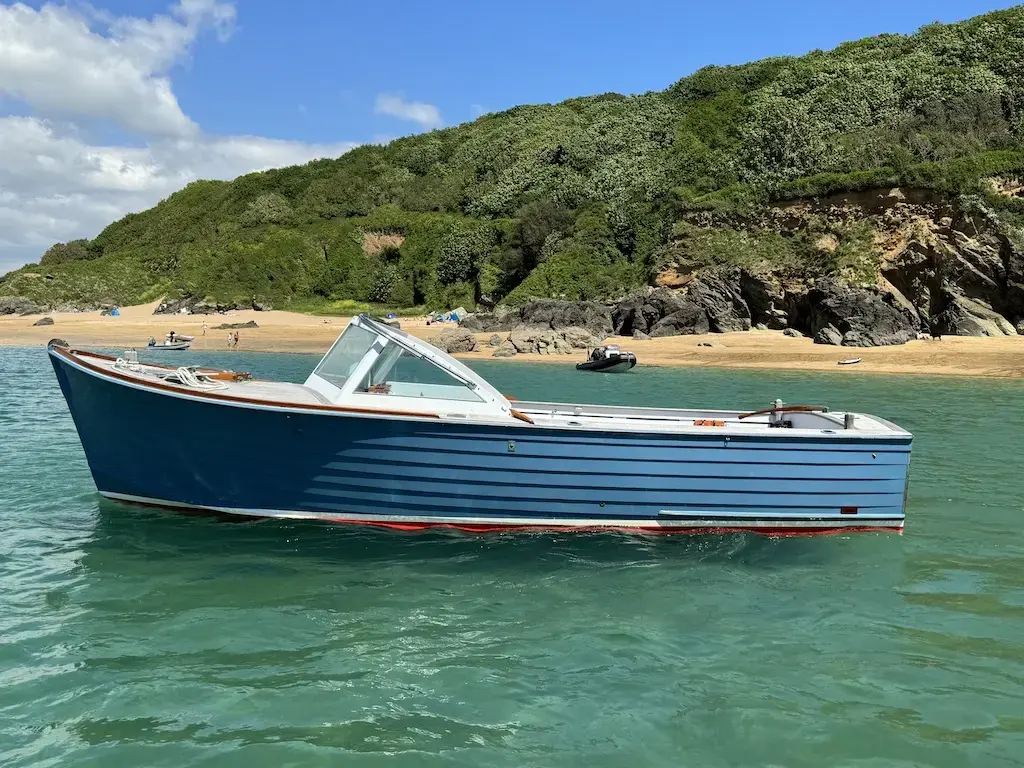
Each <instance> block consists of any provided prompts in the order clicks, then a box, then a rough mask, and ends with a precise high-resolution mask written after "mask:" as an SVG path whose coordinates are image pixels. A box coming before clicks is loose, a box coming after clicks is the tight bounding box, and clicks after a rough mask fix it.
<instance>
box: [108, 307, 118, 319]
mask: <svg viewBox="0 0 1024 768" xmlns="http://www.w3.org/2000/svg"><path fill="white" fill-rule="evenodd" d="M110 316H111V317H120V316H121V313H120V312H118V311H117V307H114V308H113V309H112V310H110Z"/></svg>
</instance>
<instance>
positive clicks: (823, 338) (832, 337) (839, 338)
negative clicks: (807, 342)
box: [814, 325, 843, 347]
mask: <svg viewBox="0 0 1024 768" xmlns="http://www.w3.org/2000/svg"><path fill="white" fill-rule="evenodd" d="M814 343H815V344H832V345H834V346H836V347H838V346H840V345H841V344H842V343H843V334H841V333H840V332H839V331H838V330H836V329H835V328H834V327H832V326H831V325H826V326H824V327H822V328H819V329H818V332H817V333H816V334H814Z"/></svg>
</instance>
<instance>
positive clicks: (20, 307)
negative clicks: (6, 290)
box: [0, 296, 46, 315]
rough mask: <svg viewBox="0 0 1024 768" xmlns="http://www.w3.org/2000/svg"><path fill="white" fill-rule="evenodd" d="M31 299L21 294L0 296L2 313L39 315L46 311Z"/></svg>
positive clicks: (0, 310) (0, 312)
mask: <svg viewBox="0 0 1024 768" xmlns="http://www.w3.org/2000/svg"><path fill="white" fill-rule="evenodd" d="M45 311H46V310H45V308H44V307H41V306H39V305H38V304H36V303H35V302H34V301H32V300H31V299H26V298H23V297H21V296H0V315H38V314H40V313H41V312H45Z"/></svg>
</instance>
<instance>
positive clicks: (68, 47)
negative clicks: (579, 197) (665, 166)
mask: <svg viewBox="0 0 1024 768" xmlns="http://www.w3.org/2000/svg"><path fill="white" fill-rule="evenodd" d="M1001 7H1008V4H1006V3H996V2H991V1H986V0H957V1H956V2H952V0H932V1H931V2H921V1H919V0H904V1H903V2H899V1H894V0H889V1H888V2H880V1H879V0H862V1H861V2H859V3H828V2H820V0H815V1H814V2H812V1H811V0H794V1H792V2H783V3H768V2H754V1H753V0H733V1H732V2H722V3H707V2H703V3H699V4H696V3H685V2H682V3H680V2H650V1H649V0H633V1H632V2H610V1H609V0H590V2H557V1H553V0H548V2H542V1H541V0H520V2H517V3H514V4H495V3H486V2H468V1H467V0H447V1H445V0H442V1H441V2H435V3H427V2H413V1H412V0H393V1H392V2H389V3H353V2H340V1H338V2H335V1H331V0H260V1H257V0H93V2H91V3H88V4H87V3H84V2H78V0H76V1H75V2H72V3H70V4H63V3H46V2H40V1H39V0H29V1H28V2H21V3H18V2H14V1H13V0H0V148H2V151H0V272H3V271H6V270H7V269H9V268H11V267H14V266H17V265H18V264H22V263H26V262H29V261H35V260H36V259H38V257H39V255H40V254H41V253H42V252H43V251H44V250H45V248H46V247H47V246H48V245H50V244H52V243H54V242H56V241H65V240H69V239H72V238H76V237H92V236H94V235H95V234H97V233H98V232H99V231H100V230H101V229H102V228H103V227H104V226H106V225H107V224H109V223H110V222H111V221H113V220H115V219H118V218H120V217H121V216H123V215H124V214H125V213H128V212H131V211H137V210H142V209H144V208H147V207H149V206H151V205H153V204H154V203H156V202H157V201H159V200H160V199H162V198H164V197H166V196H167V195H169V194H171V193H173V192H174V191H176V190H178V189H180V188H181V187H182V186H184V185H185V184H187V183H188V182H189V181H191V180H192V179H195V178H233V177H234V176H237V175H240V174H242V173H246V172H249V171H253V170H259V169H263V168H268V167H275V166H281V165H291V164H294V163H301V162H305V161H307V160H310V159H312V158H316V157H325V156H337V155H338V154H341V153H342V152H344V151H346V150H348V149H350V148H351V147H353V146H355V145H357V144H360V143H365V142H371V141H384V140H387V139H389V138H394V137H397V136H402V135H407V134H409V133H415V132H419V131H422V130H427V129H430V128H432V127H439V126H442V125H455V124H457V123H460V122H464V121H466V120H471V119H473V118H475V117H477V116H478V115H479V114H481V113H482V112H485V111H500V110H503V109H507V108H509V107H512V106H515V105H516V104H523V103H544V102H556V101H560V100H562V99H566V98H570V97H573V96H583V95H588V94H594V93H604V92H607V91H617V92H619V93H627V94H628V93H641V92H644V91H648V90H660V89H663V88H665V87H667V86H669V85H670V84H671V83H673V82H675V81H676V80H678V79H679V78H680V77H682V76H684V75H687V74H689V73H691V72H693V71H694V70H696V69H698V68H700V67H702V66H704V65H706V64H738V63H743V62H746V61H751V60H754V59H758V58H763V57H765V56H774V55H784V54H802V53H806V52H807V51H809V50H813V49H815V48H831V47H834V46H835V45H837V44H839V43H841V42H843V41H845V40H851V39H856V38H860V37H865V36H868V35H875V34H879V33H882V32H900V33H910V32H913V31H914V30H916V29H918V28H919V27H920V26H922V25H924V24H927V23H930V22H933V21H947V22H948V21H956V20H960V19H964V18H967V17H970V16H974V15H976V14H979V13H984V12H987V11H991V10H995V9H997V8H1001Z"/></svg>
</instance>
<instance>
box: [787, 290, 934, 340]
mask: <svg viewBox="0 0 1024 768" xmlns="http://www.w3.org/2000/svg"><path fill="white" fill-rule="evenodd" d="M806 302H807V313H808V316H809V323H808V325H809V328H808V330H809V332H810V334H811V335H813V336H815V337H817V335H818V332H819V331H821V330H822V329H823V328H827V327H831V328H833V329H834V330H835V331H837V332H838V333H839V334H841V335H842V344H843V345H844V346H847V347H882V346H890V345H893V344H905V343H907V342H908V341H910V340H911V339H915V338H917V334H918V332H919V331H920V327H921V320H920V318H919V317H918V316H917V314H916V313H914V312H913V310H908V309H907V308H905V307H903V306H901V305H900V304H899V302H897V301H896V299H895V297H894V295H893V294H892V293H884V292H882V291H880V290H878V289H876V288H854V287H850V286H844V285H842V284H840V283H839V282H837V281H834V280H826V281H822V282H821V283H819V284H818V285H816V286H815V287H814V288H812V289H810V290H809V291H808V292H807V297H806ZM829 335H830V336H831V334H829Z"/></svg>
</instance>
